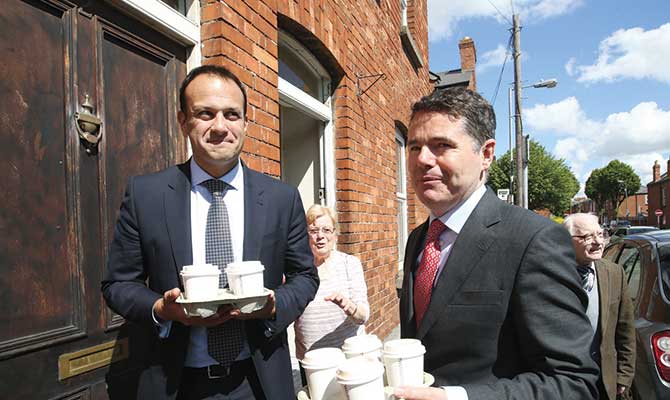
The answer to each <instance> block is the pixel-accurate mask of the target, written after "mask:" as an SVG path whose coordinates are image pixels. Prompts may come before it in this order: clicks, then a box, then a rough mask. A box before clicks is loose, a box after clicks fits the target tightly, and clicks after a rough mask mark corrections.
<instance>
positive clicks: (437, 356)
mask: <svg viewBox="0 0 670 400" xmlns="http://www.w3.org/2000/svg"><path fill="white" fill-rule="evenodd" d="M407 145H408V149H409V156H408V159H407V164H408V170H409V172H410V179H411V182H412V185H413V186H414V190H415V192H416V194H417V197H418V198H419V200H421V202H422V203H423V204H424V205H425V206H426V207H427V208H428V209H429V210H430V217H429V219H428V220H427V221H426V222H424V223H423V224H421V225H419V226H418V227H417V228H416V229H414V231H412V233H411V235H410V237H409V239H408V241H407V251H406V252H405V264H404V271H405V272H404V280H403V288H402V294H401V299H400V324H401V335H402V337H406V338H416V339H419V340H421V341H422V342H423V344H424V345H425V347H426V354H425V356H424V357H425V358H424V361H425V370H426V371H427V372H429V373H431V374H432V375H433V376H434V377H435V382H436V383H437V384H438V385H439V386H442V388H398V389H397V392H396V397H402V398H405V399H449V400H457V399H468V400H481V399H501V400H502V399H505V400H512V399H519V400H520V399H537V400H540V399H541V400H559V399H594V398H596V396H597V391H596V385H595V384H596V380H597V377H598V369H597V367H596V365H595V364H594V362H593V360H592V359H591V357H590V355H589V345H590V342H591V334H592V332H591V328H590V324H589V321H588V319H587V318H586V315H585V312H584V310H585V305H586V301H587V299H586V296H585V294H584V291H583V290H582V289H581V285H580V280H579V277H578V274H577V273H576V271H575V268H574V256H575V253H574V250H573V248H572V243H571V241H570V235H568V234H567V232H566V231H565V230H564V229H563V228H562V227H561V226H560V225H558V224H556V223H554V222H552V221H550V220H549V219H547V218H544V217H541V216H538V215H537V214H534V213H532V212H530V211H528V210H524V209H522V208H519V207H515V206H511V205H509V204H507V203H505V202H503V201H501V200H499V199H498V198H497V197H496V196H495V194H493V192H492V191H491V190H490V189H487V188H486V186H485V182H486V177H487V173H488V169H489V167H490V165H491V162H492V161H493V155H494V154H495V152H494V150H495V115H494V112H493V108H492V107H491V105H490V104H488V103H487V102H486V100H485V99H483V98H482V97H481V96H480V95H479V94H477V93H475V92H472V91H470V90H467V89H463V88H456V89H446V90H442V91H436V92H434V93H433V94H431V95H429V96H426V97H424V98H422V99H421V100H420V101H418V102H417V103H415V104H414V106H413V107H412V116H411V118H410V125H409V133H408V138H407Z"/></svg>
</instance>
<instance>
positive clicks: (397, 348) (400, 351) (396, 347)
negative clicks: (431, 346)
mask: <svg viewBox="0 0 670 400" xmlns="http://www.w3.org/2000/svg"><path fill="white" fill-rule="evenodd" d="M425 352H426V348H425V347H424V346H423V345H422V344H421V341H420V340H417V339H396V340H389V341H388V342H386V343H384V354H385V355H397V356H405V355H420V354H424V353H425Z"/></svg>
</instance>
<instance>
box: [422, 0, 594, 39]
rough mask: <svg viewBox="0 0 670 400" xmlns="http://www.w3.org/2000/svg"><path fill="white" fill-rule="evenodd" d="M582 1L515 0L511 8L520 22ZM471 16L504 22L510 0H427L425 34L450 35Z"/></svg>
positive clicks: (567, 10)
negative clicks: (426, 28)
mask: <svg viewBox="0 0 670 400" xmlns="http://www.w3.org/2000/svg"><path fill="white" fill-rule="evenodd" d="M583 3H584V1H583V0H518V1H516V2H515V9H514V11H515V12H516V13H518V14H520V16H521V23H522V24H524V23H526V22H529V23H530V22H539V21H541V20H543V19H547V18H551V17H555V16H560V15H564V14H567V13H570V12H571V11H572V10H574V9H575V8H577V7H579V6H581V5H582V4H583ZM491 4H493V5H491ZM494 6H495V8H494ZM496 8H497V9H498V10H499V12H498V11H496ZM501 13H502V14H503V15H504V16H505V18H503V17H502V16H501V15H500V14H501ZM473 18H493V19H496V20H497V21H498V22H500V23H506V24H507V21H505V19H508V20H510V21H511V20H512V9H511V7H510V1H509V0H490V1H489V0H428V37H429V38H430V41H433V42H434V41H439V40H440V39H443V38H448V37H451V36H452V35H453V34H454V31H455V30H456V27H457V26H458V23H459V22H460V21H462V20H467V19H473Z"/></svg>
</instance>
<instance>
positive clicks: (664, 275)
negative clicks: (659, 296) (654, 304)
mask: <svg viewBox="0 0 670 400" xmlns="http://www.w3.org/2000/svg"><path fill="white" fill-rule="evenodd" d="M658 258H659V264H660V267H661V282H662V285H661V287H662V288H663V294H664V295H665V298H666V299H670V243H665V244H663V245H660V246H658Z"/></svg>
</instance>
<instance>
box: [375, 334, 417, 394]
mask: <svg viewBox="0 0 670 400" xmlns="http://www.w3.org/2000/svg"><path fill="white" fill-rule="evenodd" d="M425 353H426V348H425V347H424V346H423V345H422V344H421V341H419V340H416V339H398V340H390V341H388V342H386V343H384V350H383V351H382V359H383V360H384V367H385V368H386V380H387V382H388V384H389V386H392V387H398V386H422V385H423V355H424V354H425Z"/></svg>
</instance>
